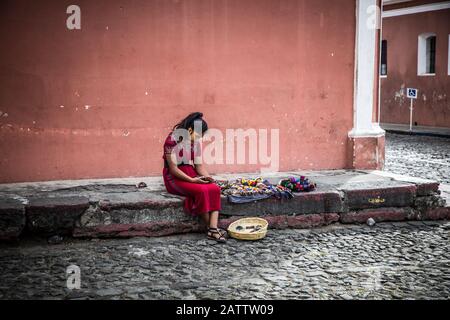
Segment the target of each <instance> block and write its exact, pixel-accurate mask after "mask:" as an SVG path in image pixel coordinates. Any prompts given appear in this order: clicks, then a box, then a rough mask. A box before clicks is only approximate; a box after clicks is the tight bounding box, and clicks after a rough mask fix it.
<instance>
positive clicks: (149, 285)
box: [0, 222, 450, 299]
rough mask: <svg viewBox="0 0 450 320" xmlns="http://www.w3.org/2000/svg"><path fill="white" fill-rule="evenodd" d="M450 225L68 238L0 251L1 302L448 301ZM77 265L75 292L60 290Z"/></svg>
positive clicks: (422, 224)
mask: <svg viewBox="0 0 450 320" xmlns="http://www.w3.org/2000/svg"><path fill="white" fill-rule="evenodd" d="M449 240H450V223H449V222H447V223H442V222H441V223H437V222H434V223H422V222H411V223H394V224H388V223H381V224H377V225H376V226H375V227H372V228H370V227H361V226H360V227H356V226H354V227H345V228H344V227H342V226H338V225H336V226H332V227H327V228H322V229H315V230H279V231H269V234H268V236H267V237H266V238H265V239H263V240H261V241H258V242H251V243H250V242H240V241H236V240H233V239H231V240H230V241H229V243H228V244H226V245H223V244H215V243H211V242H210V241H208V240H207V239H205V238H204V236H203V235H201V234H190V235H183V236H171V237H165V238H135V239H129V240H104V241H74V242H69V243H64V244H59V245H54V246H48V245H35V244H34V245H32V246H25V247H24V246H21V247H20V248H19V247H18V248H13V247H9V248H2V250H1V251H0V269H1V270H2V272H1V275H0V297H1V298H25V299H26V298H80V299H84V298H94V299H111V298H120V299H271V298H273V299H309V298H315V299H360V298H370V299H386V298H387V299H390V298H393V299H399V298H406V299H410V298H417V299H438V298H441V299H442V298H444V299H450V246H449V243H450V242H449ZM72 264H75V265H77V266H79V267H80V271H81V273H80V277H81V278H80V279H81V289H80V290H73V291H70V290H69V289H66V282H67V280H66V279H67V275H66V268H67V267H68V266H69V265H72Z"/></svg>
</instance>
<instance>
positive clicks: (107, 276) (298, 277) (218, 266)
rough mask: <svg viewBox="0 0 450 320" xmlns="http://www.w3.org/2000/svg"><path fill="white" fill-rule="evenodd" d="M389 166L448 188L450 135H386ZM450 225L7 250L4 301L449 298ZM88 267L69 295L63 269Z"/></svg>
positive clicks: (0, 258)
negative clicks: (250, 238) (217, 241)
mask: <svg viewBox="0 0 450 320" xmlns="http://www.w3.org/2000/svg"><path fill="white" fill-rule="evenodd" d="M386 153H387V154H386V158H387V160H386V169H387V170H388V171H391V172H394V173H399V174H408V175H411V176H417V177H425V178H431V179H437V180H439V181H440V182H442V183H450V180H449V177H450V159H449V153H450V139H444V138H434V137H420V136H414V137H411V136H402V135H388V136H387V150H386ZM449 240H450V222H408V223H378V224H376V225H375V226H374V227H368V226H341V225H333V226H329V227H326V228H320V229H313V230H270V231H269V233H268V236H267V237H266V238H265V239H263V240H261V241H258V242H238V241H236V240H232V239H231V240H229V242H228V244H226V245H221V244H215V243H213V242H210V241H208V240H206V238H205V235H202V234H190V235H182V236H170V237H163V238H134V239H129V240H91V241H79V240H70V241H66V242H64V243H62V244H58V245H48V244H47V243H45V242H44V243H43V242H32V241H29V242H27V243H22V244H21V245H20V246H16V245H1V247H0V268H1V270H2V271H1V273H0V299H10V298H25V299H29V298H39V299H42V298H45V299H52V298H55V299H60V298H69V299H86V298H93V299H111V298H115V299H363V298H369V299H439V298H440V299H450V245H449V243H450V242H449ZM70 265H76V266H78V267H79V268H80V271H81V274H80V275H81V289H79V290H69V289H67V277H68V275H67V274H66V268H67V267H68V266H70Z"/></svg>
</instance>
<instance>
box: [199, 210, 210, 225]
mask: <svg viewBox="0 0 450 320" xmlns="http://www.w3.org/2000/svg"><path fill="white" fill-rule="evenodd" d="M200 216H201V218H202V220H203V223H204V224H205V227H206V228H207V229H208V228H209V212H206V213H203V214H201V215H200Z"/></svg>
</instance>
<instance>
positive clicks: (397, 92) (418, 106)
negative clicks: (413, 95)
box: [381, 1, 450, 127]
mask: <svg viewBox="0 0 450 320" xmlns="http://www.w3.org/2000/svg"><path fill="white" fill-rule="evenodd" d="M427 3H430V1H428V2H427ZM418 4H426V3H425V2H423V3H418ZM396 8H398V6H397V7H396ZM426 32H434V33H436V39H437V44H436V75H435V76H418V75H417V58H418V57H417V56H418V53H417V51H418V37H419V35H420V34H422V33H426ZM449 35H450V9H445V10H438V11H430V12H423V13H417V14H409V15H402V16H395V17H389V18H384V19H383V36H382V37H383V39H384V40H387V42H388V50H387V56H388V58H387V59H388V75H387V77H386V78H382V79H381V122H382V123H395V124H409V106H410V100H409V99H407V97H406V88H408V87H413V88H418V89H419V99H418V100H416V101H415V102H414V113H413V124H414V123H415V122H417V124H418V125H419V126H432V127H450V76H449V75H448V50H449ZM402 89H403V90H402Z"/></svg>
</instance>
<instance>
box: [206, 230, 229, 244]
mask: <svg viewBox="0 0 450 320" xmlns="http://www.w3.org/2000/svg"><path fill="white" fill-rule="evenodd" d="M224 231H225V230H223V229H219V228H209V229H208V239H210V240H214V241H216V242H219V243H225V242H227V238H226V235H225V234H226V231H225V233H224Z"/></svg>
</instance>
